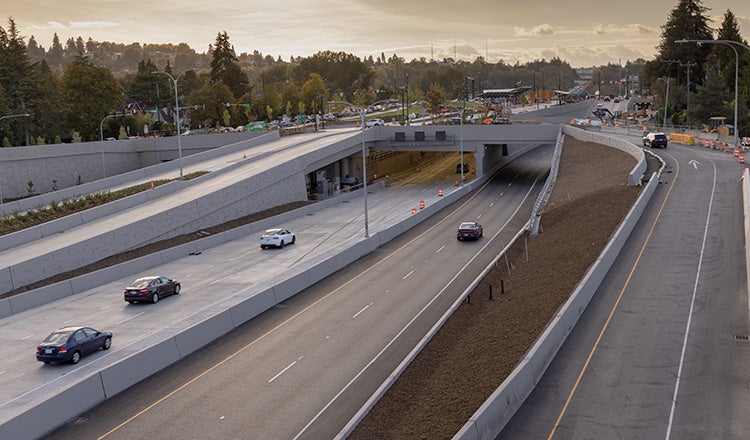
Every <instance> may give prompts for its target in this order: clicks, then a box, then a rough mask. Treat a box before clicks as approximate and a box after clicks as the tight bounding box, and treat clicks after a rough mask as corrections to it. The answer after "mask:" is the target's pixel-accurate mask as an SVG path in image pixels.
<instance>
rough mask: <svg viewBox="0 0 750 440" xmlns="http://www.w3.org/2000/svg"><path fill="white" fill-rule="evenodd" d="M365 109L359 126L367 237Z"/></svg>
mask: <svg viewBox="0 0 750 440" xmlns="http://www.w3.org/2000/svg"><path fill="white" fill-rule="evenodd" d="M365 113H366V111H365V110H362V111H360V112H359V126H360V127H361V128H362V132H361V133H360V134H361V135H362V191H363V194H364V199H365V238H368V237H369V236H370V230H369V227H368V221H367V155H366V154H365Z"/></svg>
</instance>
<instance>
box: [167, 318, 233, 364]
mask: <svg viewBox="0 0 750 440" xmlns="http://www.w3.org/2000/svg"><path fill="white" fill-rule="evenodd" d="M202 312H203V313H201V314H200V315H196V316H193V317H189V318H187V319H185V320H183V324H186V323H189V321H194V324H192V325H191V326H190V327H188V328H186V329H185V330H182V331H181V332H179V333H178V334H176V335H175V337H174V340H175V343H176V344H177V353H178V354H179V357H180V358H184V357H185V356H187V355H189V354H191V353H193V352H194V351H196V350H198V349H199V348H201V347H203V346H204V345H206V344H208V343H209V342H211V341H213V340H214V339H217V338H219V337H220V336H222V335H225V334H227V333H229V332H230V331H232V330H233V329H234V321H233V320H232V312H231V309H229V308H223V307H222V308H217V307H216V306H214V307H213V308H212V309H207V310H203V311H202ZM206 314H208V315H210V316H209V317H208V318H206V317H205V315H206ZM186 321H187V322H186Z"/></svg>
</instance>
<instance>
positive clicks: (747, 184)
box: [741, 168, 750, 307]
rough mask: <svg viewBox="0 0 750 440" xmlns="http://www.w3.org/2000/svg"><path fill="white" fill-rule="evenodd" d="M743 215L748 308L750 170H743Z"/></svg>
mask: <svg viewBox="0 0 750 440" xmlns="http://www.w3.org/2000/svg"><path fill="white" fill-rule="evenodd" d="M741 182H742V183H741V184H742V213H743V218H744V224H745V268H746V270H745V273H746V274H747V286H748V292H747V297H748V307H750V244H748V243H750V170H748V169H747V168H745V169H744V170H742V181H741Z"/></svg>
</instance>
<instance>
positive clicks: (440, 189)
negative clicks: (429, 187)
mask: <svg viewBox="0 0 750 440" xmlns="http://www.w3.org/2000/svg"><path fill="white" fill-rule="evenodd" d="M442 195H443V188H438V196H442Z"/></svg>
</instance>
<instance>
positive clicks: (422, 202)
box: [419, 200, 424, 209]
mask: <svg viewBox="0 0 750 440" xmlns="http://www.w3.org/2000/svg"><path fill="white" fill-rule="evenodd" d="M419 209H424V200H420V201H419Z"/></svg>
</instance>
